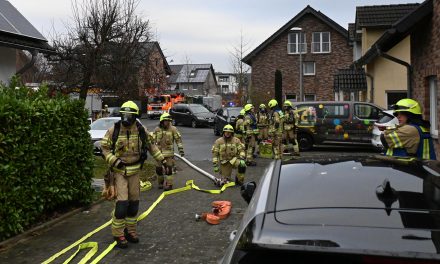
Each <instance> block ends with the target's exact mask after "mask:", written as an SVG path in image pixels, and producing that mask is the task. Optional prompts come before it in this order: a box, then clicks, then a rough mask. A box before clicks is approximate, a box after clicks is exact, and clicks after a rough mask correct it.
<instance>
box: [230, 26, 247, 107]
mask: <svg viewBox="0 0 440 264" xmlns="http://www.w3.org/2000/svg"><path fill="white" fill-rule="evenodd" d="M249 50H250V43H249V41H247V40H246V39H245V37H244V36H243V31H240V40H239V42H238V43H237V44H235V45H233V46H232V51H229V53H230V62H231V66H232V73H233V74H234V75H235V78H236V83H237V88H238V95H239V96H240V100H241V103H244V102H247V101H248V99H249V91H248V87H249V85H248V77H247V75H248V73H249V72H250V67H249V66H248V65H247V64H245V63H244V62H243V61H242V60H243V58H244V56H245V55H246V54H247V53H248V52H249Z"/></svg>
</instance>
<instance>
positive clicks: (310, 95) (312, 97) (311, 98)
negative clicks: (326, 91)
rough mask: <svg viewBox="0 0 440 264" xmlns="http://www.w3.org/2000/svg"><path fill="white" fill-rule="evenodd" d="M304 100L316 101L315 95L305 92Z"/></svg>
mask: <svg viewBox="0 0 440 264" xmlns="http://www.w3.org/2000/svg"><path fill="white" fill-rule="evenodd" d="M304 101H306V102H310V101H316V95H314V94H306V95H304Z"/></svg>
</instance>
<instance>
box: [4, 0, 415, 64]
mask: <svg viewBox="0 0 440 264" xmlns="http://www.w3.org/2000/svg"><path fill="white" fill-rule="evenodd" d="M9 1H10V2H11V3H12V5H14V6H15V7H16V8H17V9H18V11H19V12H20V13H22V14H23V15H24V16H25V17H26V18H27V19H28V20H29V21H30V22H31V23H32V24H33V25H34V26H35V28H36V29H37V30H39V31H40V32H41V33H42V34H43V35H44V36H45V37H46V38H48V39H49V41H50V33H51V32H53V29H52V28H55V31H56V32H63V30H64V25H65V24H66V23H67V22H69V21H71V14H72V12H71V0H56V1H55V0H38V1H32V0H9ZM80 1H81V0H80ZM416 2H418V3H420V2H422V1H417V0H406V1H405V0H311V1H305V0H264V1H262V0H140V1H139V6H138V13H139V14H140V15H142V16H143V17H144V18H145V19H148V20H149V21H150V22H151V25H152V28H153V32H154V36H155V40H157V41H159V43H160V46H161V48H162V50H163V51H164V54H165V56H167V58H168V62H170V61H171V60H173V62H171V63H170V64H179V63H184V62H185V57H188V58H189V59H190V61H191V63H212V64H213V65H214V69H215V71H221V72H230V71H231V64H230V55H229V54H230V53H229V51H230V50H232V47H233V46H237V45H238V43H239V40H240V32H241V31H242V32H243V36H244V38H245V39H246V40H247V41H248V42H249V43H250V50H249V51H251V50H252V49H254V48H255V47H257V46H258V45H259V44H261V43H262V42H263V41H265V40H266V39H267V38H268V37H270V36H271V35H272V34H273V33H274V32H275V31H277V30H278V29H279V28H281V27H282V26H283V25H284V24H286V23H287V22H288V21H289V20H290V19H292V18H293V17H294V16H295V15H296V14H297V13H299V12H300V11H301V10H302V9H304V8H305V7H306V6H307V5H310V6H311V7H313V8H314V9H316V10H318V11H321V12H322V13H324V14H325V15H327V16H328V17H330V18H331V19H333V20H334V21H336V22H337V23H339V24H340V25H341V26H342V27H344V28H347V25H348V23H352V22H354V18H355V11H356V6H364V5H385V4H402V3H416Z"/></svg>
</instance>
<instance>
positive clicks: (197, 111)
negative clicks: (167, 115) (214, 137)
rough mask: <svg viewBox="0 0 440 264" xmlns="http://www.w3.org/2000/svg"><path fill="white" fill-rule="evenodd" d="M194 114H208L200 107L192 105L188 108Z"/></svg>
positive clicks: (207, 111) (206, 110)
mask: <svg viewBox="0 0 440 264" xmlns="http://www.w3.org/2000/svg"><path fill="white" fill-rule="evenodd" d="M189 109H191V112H193V113H194V114H201V113H209V110H208V109H206V108H205V107H204V106H202V105H192V106H190V107H189Z"/></svg>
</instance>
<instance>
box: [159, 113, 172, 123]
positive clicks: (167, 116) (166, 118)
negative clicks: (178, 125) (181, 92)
mask: <svg viewBox="0 0 440 264" xmlns="http://www.w3.org/2000/svg"><path fill="white" fill-rule="evenodd" d="M165 120H168V121H172V120H173V118H172V117H171V115H170V114H168V113H163V114H162V115H161V116H160V119H159V122H162V121H165Z"/></svg>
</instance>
